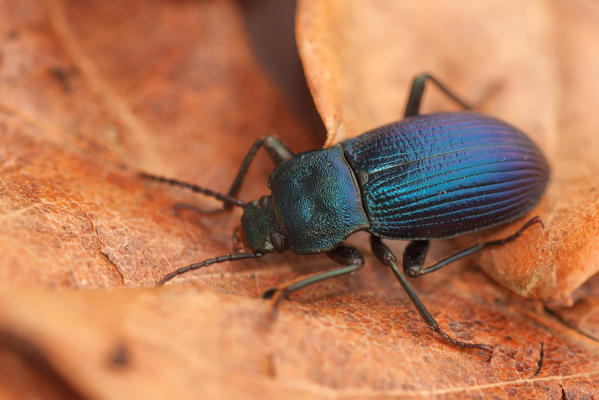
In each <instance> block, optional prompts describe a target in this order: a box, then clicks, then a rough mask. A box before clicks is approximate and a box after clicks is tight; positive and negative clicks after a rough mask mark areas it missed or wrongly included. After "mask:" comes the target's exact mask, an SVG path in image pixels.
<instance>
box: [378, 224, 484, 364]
mask: <svg viewBox="0 0 599 400" xmlns="http://www.w3.org/2000/svg"><path fill="white" fill-rule="evenodd" d="M370 245H371V247H372V252H373V253H374V255H375V256H376V257H377V258H378V259H379V261H380V262H381V263H383V264H384V265H386V266H388V267H389V268H391V270H392V271H393V274H394V275H395V277H396V278H397V280H398V281H399V283H401V286H403V288H404V290H405V291H406V293H407V294H408V296H409V297H410V300H412V303H414V305H415V306H416V309H417V310H418V312H419V313H420V315H422V318H424V320H425V321H426V323H427V324H428V325H429V326H430V327H431V328H432V329H433V330H434V331H435V332H437V333H438V334H439V335H441V336H442V337H443V339H445V340H446V341H447V342H448V343H450V344H452V345H454V346H457V347H461V348H470V349H480V350H483V351H486V352H487V353H489V360H490V359H491V356H492V355H493V347H491V346H488V345H486V344H479V343H466V342H462V341H459V340H457V339H454V338H452V337H451V336H449V335H448V334H447V333H445V332H444V331H443V330H442V329H441V328H440V327H439V324H438V323H437V321H436V320H435V318H433V316H432V315H431V313H430V312H428V310H427V309H426V307H425V306H424V304H423V303H422V301H420V298H418V295H417V294H416V292H415V291H414V289H413V288H412V285H410V283H409V282H408V280H407V279H406V277H404V276H403V274H402V273H401V271H400V270H399V268H398V267H397V264H396V263H395V261H396V258H395V255H394V254H393V252H391V250H390V249H389V248H388V247H387V245H385V244H384V243H383V242H382V241H381V239H380V238H378V237H376V236H374V235H371V236H370Z"/></svg>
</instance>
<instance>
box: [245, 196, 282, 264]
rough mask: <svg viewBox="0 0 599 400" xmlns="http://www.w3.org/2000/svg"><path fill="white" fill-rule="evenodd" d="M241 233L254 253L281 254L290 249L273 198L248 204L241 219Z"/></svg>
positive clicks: (269, 197) (263, 198) (267, 197)
mask: <svg viewBox="0 0 599 400" xmlns="http://www.w3.org/2000/svg"><path fill="white" fill-rule="evenodd" d="M241 233H242V237H243V241H244V242H245V244H246V246H248V247H249V248H250V249H251V250H252V251H254V252H261V253H272V252H275V251H276V252H281V251H284V250H287V249H288V248H289V242H288V240H287V237H286V236H285V232H284V230H283V227H282V226H281V223H280V222H279V218H278V217H277V214H276V213H275V209H274V206H273V204H272V197H271V196H263V197H261V198H260V200H254V201H252V202H249V203H247V204H246V206H245V207H244V208H243V216H242V217H241Z"/></svg>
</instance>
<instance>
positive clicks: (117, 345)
mask: <svg viewBox="0 0 599 400" xmlns="http://www.w3.org/2000/svg"><path fill="white" fill-rule="evenodd" d="M0 50H1V51H0V94H1V96H0V99H1V100H0V193H1V196H0V218H1V219H2V225H0V252H1V254H2V255H3V257H1V258H0V371H1V373H0V397H3V398H23V397H38V398H80V397H88V398H115V399H116V398H119V399H120V398H165V397H172V398H239V397H247V398H271V397H272V398H274V397H278V398H321V397H323V396H327V397H340V398H360V397H398V398H422V397H438V398H458V397H459V398H481V397H484V398H487V397H492V396H495V397H497V398H514V397H518V398H538V397H539V396H540V395H543V394H544V395H546V397H548V398H559V397H560V396H561V390H562V389H561V387H562V386H563V387H564V388H565V389H564V390H567V391H568V393H569V395H570V396H571V398H576V396H577V395H582V394H585V393H589V392H592V391H596V390H597V387H599V361H598V359H597V352H598V345H597V342H596V329H594V328H593V326H594V325H593V322H592V321H593V320H594V319H593V318H596V317H593V315H596V314H593V310H596V306H593V305H591V306H588V307H587V308H586V309H584V310H582V309H581V308H580V307H579V308H575V309H573V310H570V309H552V311H551V314H550V313H547V312H545V311H543V309H542V306H541V305H540V304H539V303H537V302H535V301H530V300H525V299H523V298H521V297H518V296H515V295H513V294H511V292H509V291H508V290H507V289H505V288H503V287H500V286H498V285H495V284H494V283H493V282H491V281H490V280H489V278H487V277H486V276H485V275H484V274H482V273H480V272H479V271H478V270H476V269H473V268H469V267H468V266H467V265H458V266H455V268H452V269H451V270H447V271H441V272H439V273H437V274H433V276H431V277H430V278H429V277H427V279H423V280H419V281H417V282H415V286H416V289H417V290H418V291H419V293H420V294H421V296H422V298H423V300H424V301H425V303H426V304H427V305H428V306H429V308H430V309H431V311H432V312H433V314H434V315H435V316H436V317H437V318H438V320H439V322H440V324H441V325H442V326H443V327H444V328H445V329H446V330H448V331H449V332H450V333H451V334H453V335H455V336H456V337H459V338H461V339H463V340H471V341H477V342H483V343H489V344H492V345H494V346H495V355H494V357H493V359H492V360H491V362H490V363H487V362H485V359H484V356H483V355H479V354H476V353H468V352H463V351H460V350H457V349H454V348H451V347H449V346H447V345H445V344H444V343H443V342H441V341H439V340H438V338H437V337H436V336H435V335H433V334H432V333H431V332H430V330H429V329H428V328H427V327H426V325H425V324H424V323H423V322H422V321H421V319H420V317H419V315H418V314H417V313H416V312H415V310H414V308H413V306H412V304H411V303H410V302H409V300H408V299H407V297H406V296H405V295H404V293H403V292H402V291H401V290H400V289H399V287H398V285H397V284H396V282H395V281H394V279H393V277H392V275H391V274H390V272H389V271H387V270H385V269H384V268H381V267H380V266H379V265H377V263H376V262H375V260H374V259H373V258H372V257H370V256H367V258H366V261H367V265H366V267H365V268H364V270H363V271H360V272H359V273H358V274H355V275H354V276H351V277H346V278H343V279H338V280H334V281H330V282H327V283H323V284H321V285H317V286H315V287H313V288H308V289H306V290H305V291H302V292H301V293H298V294H297V295H294V296H293V298H292V300H291V301H287V302H284V303H283V304H282V307H281V310H280V313H279V316H278V319H277V320H276V321H275V322H274V323H269V322H268V320H267V309H268V304H267V303H265V302H264V301H262V300H260V299H259V297H260V295H261V293H262V292H263V291H264V290H266V289H268V288H269V287H272V286H274V285H276V284H278V283H280V282H283V281H285V280H287V279H290V278H291V277H294V276H297V275H300V274H305V273H309V272H314V271H317V270H321V269H325V268H328V267H330V266H331V262H330V260H328V259H327V258H326V257H323V256H314V257H299V256H295V255H293V254H283V255H273V256H270V257H268V258H264V259H263V260H259V261H248V262H243V263H237V264H222V265H219V266H215V267H213V268H210V269H206V270H205V271H198V272H196V273H193V274H189V275H187V276H185V277H182V278H181V279H180V280H178V282H179V283H180V282H188V283H189V285H187V286H181V285H176V284H173V285H169V286H168V287H166V288H162V289H154V288H153V286H154V283H155V282H156V281H157V280H158V279H159V278H160V277H162V276H163V274H164V273H165V272H167V271H171V270H173V269H174V268H176V267H179V266H182V265H185V264H188V263H190V262H194V261H197V260H201V259H204V258H207V257H212V256H214V255H218V254H223V253H226V252H228V251H230V245H231V244H230V237H231V232H232V230H233V228H234V227H235V226H236V225H238V224H239V213H238V212H234V213H232V214H230V215H222V216H215V217H199V216H196V215H194V214H193V213H183V215H182V216H181V217H175V216H173V213H172V206H173V204H174V203H175V202H178V201H187V202H192V203H194V204H198V205H199V206H202V207H211V206H215V205H216V204H215V203H214V202H213V201H211V200H209V199H205V198H203V197H200V196H192V195H190V194H188V193H186V192H184V191H179V190H176V189H173V188H170V187H164V186H162V185H160V184H156V183H151V182H146V181H143V180H141V179H139V178H138V177H137V174H136V171H138V170H145V171H150V172H155V173H159V174H162V175H167V176H173V177H178V178H181V179H184V180H188V181H192V182H198V183H200V184H204V185H206V186H209V187H211V188H214V189H216V190H219V191H226V190H227V186H228V185H229V183H230V181H231V179H232V177H233V176H234V174H235V171H236V168H237V167H238V165H239V163H240V161H241V159H242V158H243V155H244V153H245V151H247V149H248V148H249V146H250V144H251V143H252V142H253V141H254V140H255V139H256V138H258V137H260V136H263V135H264V134H266V133H275V134H277V135H279V136H280V137H281V138H282V139H283V140H284V141H285V142H287V143H289V144H290V147H291V148H292V149H294V150H302V149H308V148H315V147H317V146H318V143H317V142H318V140H317V138H314V137H311V136H310V134H309V133H308V132H306V131H305V130H304V129H303V128H302V127H301V125H300V124H299V123H298V122H297V121H295V120H294V118H293V117H291V115H290V113H289V112H288V111H287V108H286V106H285V104H284V102H283V101H282V99H281V97H280V96H279V94H278V93H277V92H276V90H275V89H274V88H273V87H272V85H271V83H270V82H269V80H268V78H267V77H265V76H264V74H263V72H262V70H261V68H260V67H259V66H258V65H257V62H256V61H255V60H254V56H253V55H252V52H251V50H250V48H249V45H248V40H247V37H246V32H245V30H244V26H243V21H242V19H241V16H240V11H239V9H238V6H237V4H236V3H234V2H232V1H220V2H209V1H205V2H196V1H186V0H178V1H167V0H153V1H151V2H147V1H141V0H127V1H119V2H116V1H114V2H107V1H103V0H102V1H101V0H97V1H86V2H80V1H76V0H48V1H45V2H37V1H33V0H32V1H28V2H3V3H0ZM589 68H590V67H589ZM406 79H407V78H406ZM481 82H482V80H481ZM397 87H403V86H402V85H399V84H398V86H397ZM473 87H476V86H473ZM494 101H496V100H494ZM319 106H320V105H319ZM399 107H401V105H400V106H399ZM539 131H540V130H539ZM271 168H272V167H271V165H270V163H269V162H268V161H267V160H266V159H265V157H261V158H260V159H259V160H257V165H256V166H255V167H253V168H252V171H251V173H250V176H249V177H248V182H247V184H245V185H244V188H243V196H242V197H243V198H244V199H250V198H256V197H257V196H259V195H260V194H263V193H265V191H266V185H265V182H266V178H267V176H268V173H269V171H270V170H271ZM537 234H538V233H537ZM533 237H534V236H533V234H530V235H527V239H531V238H533ZM366 239H367V237H366V236H365V235H356V238H355V239H352V242H353V243H354V244H356V246H358V248H359V249H360V250H362V251H363V252H364V253H365V254H368V246H367V240H366ZM527 241H528V240H527ZM393 246H394V248H395V249H396V250H397V251H398V252H399V251H401V249H402V244H399V243H393ZM449 250H450V248H449V247H448V246H445V247H440V248H437V249H435V251H434V253H435V254H434V255H436V256H438V255H441V254H444V253H446V252H447V251H449ZM136 287H137V288H136ZM142 287H146V288H142ZM91 289H96V290H91ZM598 293H599V290H598V288H597V286H595V285H593V284H592V283H589V284H588V285H586V286H585V287H584V290H583V291H581V292H580V295H579V296H580V297H582V298H584V299H585V300H584V301H587V302H591V303H592V304H596V302H595V303H593V298H597V297H598V295H597V294H598ZM589 299H590V300H589ZM579 304H583V303H579ZM540 341H543V343H544V344H545V347H544V352H545V359H544V362H543V367H542V369H541V370H540V373H539V374H538V375H537V376H533V374H534V372H535V370H536V369H537V361H538V358H539V351H540Z"/></svg>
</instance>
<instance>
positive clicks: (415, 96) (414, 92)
mask: <svg viewBox="0 0 599 400" xmlns="http://www.w3.org/2000/svg"><path fill="white" fill-rule="evenodd" d="M426 81H429V82H431V83H433V84H435V86H437V87H438V88H439V90H441V91H442V92H443V93H445V94H446V95H447V97H449V98H450V99H452V100H453V101H455V102H456V103H458V104H459V105H460V106H461V107H463V108H464V109H466V110H469V109H471V108H472V107H471V106H470V105H469V104H468V103H467V102H465V101H464V100H462V99H460V97H459V96H457V95H455V94H454V93H453V92H452V91H451V90H449V89H448V88H447V86H445V85H444V84H442V83H441V82H440V81H439V80H437V78H435V77H434V76H432V75H431V74H428V73H424V74H420V75H416V76H415V77H414V79H413V80H412V87H411V89H410V95H409V97H408V102H407V104H406V110H405V112H404V117H413V116H415V115H418V114H420V103H421V102H422V95H423V94H424V88H425V86H426Z"/></svg>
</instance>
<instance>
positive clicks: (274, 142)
mask: <svg viewBox="0 0 599 400" xmlns="http://www.w3.org/2000/svg"><path fill="white" fill-rule="evenodd" d="M260 147H264V149H265V150H266V152H267V153H268V155H269V156H270V158H271V159H272V161H273V162H274V164H275V166H276V165H279V164H280V163H281V162H283V161H285V160H287V159H289V158H291V157H292V156H293V153H292V152H291V150H289V148H287V146H285V145H284V144H283V143H282V142H281V141H280V140H279V139H277V138H276V137H274V136H267V137H265V138H260V139H258V140H256V141H255V142H254V144H253V145H252V147H250V149H249V151H248V152H247V154H246V156H245V158H244V159H243V162H242V163H241V166H240V167H239V170H238V171H237V175H236V176H235V179H234V180H233V184H232V185H231V188H230V189H229V191H228V192H227V195H226V197H229V198H235V197H236V196H237V193H238V192H239V189H240V188H241V184H242V183H243V179H244V178H245V175H246V174H247V171H248V168H249V166H250V164H251V163H252V161H253V160H254V157H255V156H256V153H257V152H258V150H260ZM142 176H143V177H145V178H147V179H153V180H157V181H160V182H166V183H168V184H170V185H175V186H182V187H186V188H190V189H191V188H192V187H195V188H196V189H198V190H196V191H198V192H202V193H205V194H208V195H209V196H213V197H216V196H214V195H213V194H211V193H214V192H212V191H209V190H206V189H202V188H199V187H197V186H195V185H191V184H189V183H185V182H181V181H177V180H175V179H167V178H162V177H160V176H154V175H150V174H145V173H144V174H142ZM192 190H194V189H192ZM207 192H210V193H207ZM217 198H218V197H217ZM219 200H222V199H219ZM233 205H234V203H232V202H227V201H224V204H223V206H222V207H220V208H217V209H214V210H202V209H200V208H198V207H196V206H193V205H191V204H186V203H177V204H175V214H177V212H178V211H179V210H180V209H182V208H184V209H189V210H193V211H196V212H198V213H200V214H216V213H219V212H222V211H226V210H230V209H231V207H233Z"/></svg>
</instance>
